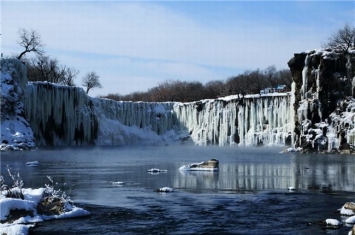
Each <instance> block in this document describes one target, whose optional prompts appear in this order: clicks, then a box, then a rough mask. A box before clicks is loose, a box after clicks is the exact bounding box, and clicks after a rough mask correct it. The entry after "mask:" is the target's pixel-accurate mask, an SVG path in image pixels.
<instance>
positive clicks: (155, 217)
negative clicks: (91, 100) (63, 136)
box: [1, 146, 355, 235]
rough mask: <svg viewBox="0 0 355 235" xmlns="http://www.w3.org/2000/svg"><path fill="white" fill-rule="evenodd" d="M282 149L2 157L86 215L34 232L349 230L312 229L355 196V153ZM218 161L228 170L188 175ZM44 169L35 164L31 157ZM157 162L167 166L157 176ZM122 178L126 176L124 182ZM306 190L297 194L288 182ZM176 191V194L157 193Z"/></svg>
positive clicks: (70, 151) (107, 151)
mask: <svg viewBox="0 0 355 235" xmlns="http://www.w3.org/2000/svg"><path fill="white" fill-rule="evenodd" d="M281 150H282V149H280V148H240V147H195V146H174V147H172V146H165V147H135V148H133V147H132V148H95V149H59V150H38V151H34V152H10V153H2V154H1V172H2V174H3V175H5V176H7V174H6V165H9V166H10V167H11V168H12V169H13V173H17V172H20V175H21V177H22V178H23V180H24V183H25V186H24V187H25V188H29V187H30V188H38V187H43V186H44V184H46V183H49V181H48V180H47V176H51V177H52V178H53V179H54V182H56V185H55V188H56V189H62V190H63V191H65V192H66V193H67V194H70V196H71V199H72V200H73V201H74V203H75V205H76V206H79V207H82V208H84V209H86V210H88V211H90V213H91V216H90V217H85V218H76V219H65V220H52V221H46V222H43V223H41V224H40V226H39V227H38V228H36V229H35V231H34V234H51V235H54V234H347V233H348V231H350V230H351V227H350V226H347V225H344V226H342V227H341V228H340V229H337V230H324V229H322V228H321V227H320V225H311V226H307V224H308V223H309V222H317V221H321V220H324V219H327V218H334V219H338V220H342V219H344V218H341V217H340V216H339V215H338V214H337V213H336V210H337V209H339V208H341V207H342V205H343V204H344V203H345V202H348V201H353V202H354V201H355V156H354V155H301V154H296V153H295V154H291V153H288V154H280V153H279V152H280V151H281ZM211 158H216V159H218V160H219V162H220V170H219V172H180V171H179V167H180V166H182V165H184V164H187V163H193V162H201V161H204V160H209V159H211ZM35 160H37V161H39V162H40V166H39V167H27V166H26V162H28V161H35ZM150 168H159V169H162V170H167V172H166V173H159V174H150V173H148V172H147V170H148V169H150ZM112 182H125V184H124V185H117V184H112ZM290 186H292V187H295V188H296V189H297V190H296V191H289V190H288V187H290ZM162 187H171V188H174V190H175V191H174V192H172V193H157V192H154V189H158V188H162Z"/></svg>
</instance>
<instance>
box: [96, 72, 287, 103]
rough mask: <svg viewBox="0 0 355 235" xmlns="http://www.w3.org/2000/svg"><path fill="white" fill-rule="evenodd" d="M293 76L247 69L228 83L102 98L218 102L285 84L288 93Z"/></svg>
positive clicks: (167, 85)
mask: <svg viewBox="0 0 355 235" xmlns="http://www.w3.org/2000/svg"><path fill="white" fill-rule="evenodd" d="M291 83H292V76H291V72H290V70H289V69H283V70H277V69H276V67H275V66H269V67H267V68H266V69H265V70H260V69H256V70H246V71H245V72H244V73H242V74H240V75H237V76H233V77H230V78H228V79H226V81H221V80H213V81H209V82H207V83H206V84H205V85H203V84H202V83H201V82H198V81H192V82H187V81H179V80H169V81H165V82H163V83H161V84H159V85H158V86H156V87H153V88H151V89H149V90H148V91H147V92H133V93H130V94H128V95H119V94H108V95H106V96H102V98H107V99H113V100H123V101H148V102H164V101H179V102H192V101H197V100H202V99H215V98H218V97H223V96H228V95H233V94H243V95H245V94H259V93H260V91H261V90H263V89H265V88H276V86H277V85H281V84H282V85H285V89H284V91H290V90H291Z"/></svg>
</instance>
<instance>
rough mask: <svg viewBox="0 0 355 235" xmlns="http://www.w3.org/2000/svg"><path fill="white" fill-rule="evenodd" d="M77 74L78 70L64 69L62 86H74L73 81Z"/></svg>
mask: <svg viewBox="0 0 355 235" xmlns="http://www.w3.org/2000/svg"><path fill="white" fill-rule="evenodd" d="M78 74H79V70H77V69H75V68H68V67H66V68H65V74H64V78H63V81H62V84H64V85H68V86H75V84H74V79H75V78H76V76H78Z"/></svg>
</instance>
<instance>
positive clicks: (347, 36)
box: [324, 24, 355, 54]
mask: <svg viewBox="0 0 355 235" xmlns="http://www.w3.org/2000/svg"><path fill="white" fill-rule="evenodd" d="M328 40H329V41H328V43H326V44H325V45H324V47H330V48H332V49H334V50H340V51H341V52H342V53H344V54H347V53H348V51H349V49H351V48H354V47H355V45H354V44H355V28H354V27H351V26H350V25H349V24H346V25H345V26H344V28H342V29H339V30H338V31H337V32H336V33H334V34H333V35H332V36H331V37H330V38H329V39H328Z"/></svg>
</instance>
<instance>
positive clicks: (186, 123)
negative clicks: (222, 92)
mask: <svg viewBox="0 0 355 235" xmlns="http://www.w3.org/2000/svg"><path fill="white" fill-rule="evenodd" d="M291 101H292V99H291V95H290V94H289V93H275V94H272V95H248V96H245V97H239V96H230V97H225V98H222V99H216V100H203V101H199V102H194V103H176V104H175V107H174V113H176V116H177V119H178V120H179V122H180V127H181V128H187V129H188V130H189V132H190V133H191V137H192V139H193V141H194V142H195V143H196V144H198V145H209V144H212V145H219V146H227V145H235V144H238V145H243V146H250V145H261V144H263V145H286V144H291V141H292V133H293V129H292V128H293V103H292V102H291Z"/></svg>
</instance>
